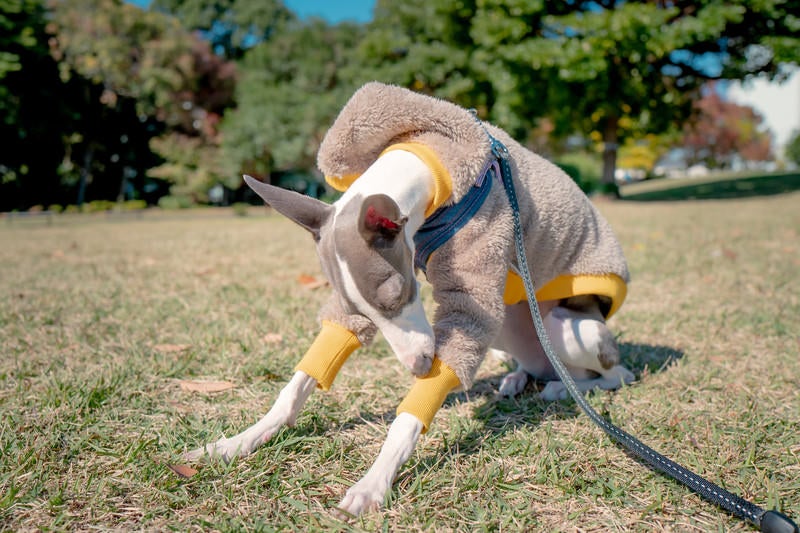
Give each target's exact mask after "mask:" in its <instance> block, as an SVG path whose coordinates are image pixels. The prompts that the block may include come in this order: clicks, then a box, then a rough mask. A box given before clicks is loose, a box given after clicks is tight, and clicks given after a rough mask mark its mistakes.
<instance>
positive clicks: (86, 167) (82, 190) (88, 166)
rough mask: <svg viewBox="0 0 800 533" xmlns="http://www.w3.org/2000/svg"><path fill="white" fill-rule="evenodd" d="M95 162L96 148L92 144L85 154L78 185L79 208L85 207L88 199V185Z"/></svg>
mask: <svg viewBox="0 0 800 533" xmlns="http://www.w3.org/2000/svg"><path fill="white" fill-rule="evenodd" d="M93 161H94V147H93V146H92V145H91V144H90V145H89V146H88V147H87V148H86V152H85V153H84V154H83V167H82V168H81V174H80V176H81V178H80V182H79V183H78V206H81V205H83V202H84V199H85V198H86V184H87V182H88V181H89V175H90V174H91V172H92V162H93Z"/></svg>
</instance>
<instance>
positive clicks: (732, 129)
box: [683, 90, 772, 168]
mask: <svg viewBox="0 0 800 533" xmlns="http://www.w3.org/2000/svg"><path fill="white" fill-rule="evenodd" d="M695 107H696V110H697V116H696V118H694V119H693V120H692V121H691V122H689V123H687V124H686V126H685V129H684V138H683V146H684V147H685V148H686V150H687V155H688V162H689V163H690V164H694V163H705V164H706V165H708V166H710V167H721V168H730V167H731V165H732V164H733V162H734V161H735V160H736V159H737V157H738V158H741V159H743V160H745V161H766V160H767V159H769V157H770V156H771V155H772V150H771V141H770V136H769V134H768V133H767V132H765V131H764V130H763V129H762V126H763V121H764V119H763V118H762V117H761V115H759V114H758V113H757V112H756V111H755V110H754V109H753V108H751V107H749V106H741V105H738V104H734V103H732V102H726V101H725V100H723V99H722V98H721V97H720V96H719V94H718V93H717V92H716V91H714V90H710V91H708V93H707V94H705V95H704V96H703V98H702V99H700V100H699V101H697V102H696V104H695Z"/></svg>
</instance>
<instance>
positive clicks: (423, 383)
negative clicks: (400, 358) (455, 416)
mask: <svg viewBox="0 0 800 533" xmlns="http://www.w3.org/2000/svg"><path fill="white" fill-rule="evenodd" d="M459 385H461V381H460V380H459V379H458V376H456V373H455V372H453V369H452V368H450V367H449V366H447V365H446V364H444V363H442V361H441V359H439V358H438V357H434V358H433V363H432V364H431V371H430V372H428V375H427V376H425V377H422V378H417V381H416V382H415V383H414V386H412V387H411V390H410V391H408V395H406V397H405V399H404V400H403V401H402V402H400V405H398V406H397V414H400V413H408V414H410V415H414V416H415V417H417V419H419V421H420V422H422V424H423V426H424V428H423V429H422V432H423V433H425V432H426V431H428V428H429V427H430V425H431V421H432V420H433V417H434V415H435V414H436V411H438V410H439V408H440V407H442V404H443V403H444V399H445V398H446V397H447V395H448V394H449V393H450V391H452V390H453V389H455V388H456V387H458V386H459Z"/></svg>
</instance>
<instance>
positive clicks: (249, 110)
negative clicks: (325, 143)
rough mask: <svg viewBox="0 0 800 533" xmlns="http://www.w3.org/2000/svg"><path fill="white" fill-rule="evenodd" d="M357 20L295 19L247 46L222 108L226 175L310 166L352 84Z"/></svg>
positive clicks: (266, 174)
mask: <svg viewBox="0 0 800 533" xmlns="http://www.w3.org/2000/svg"><path fill="white" fill-rule="evenodd" d="M361 35H362V30H361V27H360V26H357V25H353V24H340V25H336V26H330V25H328V24H326V23H325V22H323V21H321V20H311V21H309V22H304V23H297V24H296V25H294V26H293V27H292V28H290V29H287V30H286V31H283V32H280V33H277V34H275V35H273V36H272V38H270V39H269V40H268V41H265V42H263V43H261V44H259V45H257V46H255V47H253V48H252V49H250V50H248V52H247V53H246V54H245V57H244V58H243V60H242V62H241V63H240V69H241V81H240V83H239V84H238V85H237V88H236V100H237V103H238V106H237V108H236V110H234V111H232V112H230V113H228V115H226V117H225V119H224V121H223V125H222V132H223V149H224V154H225V160H226V163H227V165H228V169H229V173H230V176H232V177H234V179H235V180H236V182H237V183H238V182H239V174H240V173H241V172H247V173H250V174H253V175H256V176H260V177H269V174H270V173H271V172H272V171H273V170H289V169H305V170H311V169H313V168H315V166H316V164H315V163H316V152H317V149H318V148H319V144H320V143H321V142H322V137H323V136H324V135H325V131H326V130H327V128H328V127H329V126H330V124H331V123H332V122H333V119H334V118H335V117H336V114H337V113H338V112H339V109H340V108H341V106H342V105H344V103H345V102H346V100H347V98H349V96H350V95H351V93H352V92H353V90H354V88H355V86H356V85H355V83H354V81H353V74H352V70H351V71H348V69H356V68H357V67H356V64H355V63H354V62H353V60H352V53H353V50H354V49H355V48H356V46H357V43H358V42H359V40H360V38H361Z"/></svg>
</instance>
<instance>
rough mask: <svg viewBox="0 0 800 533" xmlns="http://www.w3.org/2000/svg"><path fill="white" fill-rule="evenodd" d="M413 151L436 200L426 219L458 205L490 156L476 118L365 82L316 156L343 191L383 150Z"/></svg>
mask: <svg viewBox="0 0 800 533" xmlns="http://www.w3.org/2000/svg"><path fill="white" fill-rule="evenodd" d="M395 149H402V150H407V151H410V152H413V153H414V154H416V155H417V156H418V157H419V158H420V159H422V161H424V162H425V163H426V164H427V165H428V167H429V168H430V169H431V170H432V172H433V175H434V178H435V180H436V195H435V197H434V200H433V203H432V204H431V206H429V207H428V210H427V214H430V213H432V212H433V211H435V210H436V209H437V208H439V207H441V206H443V205H451V204H453V203H455V202H457V201H459V200H460V199H461V198H462V197H463V196H464V195H465V194H466V193H467V191H468V190H469V188H470V187H471V186H472V184H473V183H474V182H475V179H476V178H477V176H478V174H479V173H480V172H481V170H482V169H483V168H484V165H485V164H486V162H487V161H488V160H489V158H490V157H491V143H490V141H489V138H488V137H487V135H486V132H485V131H484V129H483V128H482V127H481V125H480V123H479V122H478V121H477V120H476V118H475V117H474V116H473V115H472V114H471V113H470V112H469V111H467V110H466V109H464V108H462V107H459V106H457V105H455V104H452V103H450V102H447V101H445V100H441V99H439V98H434V97H431V96H427V95H424V94H418V93H415V92H413V91H410V90H408V89H404V88H402V87H397V86H394V85H386V84H383V83H378V82H371V83H368V84H366V85H364V86H363V87H361V88H360V89H359V90H358V91H356V92H355V94H353V96H352V97H351V98H350V100H349V101H348V102H347V104H345V106H344V108H342V110H341V112H340V113H339V116H338V117H337V118H336V120H335V121H334V123H333V125H332V126H331V128H330V129H329V130H328V132H327V134H326V135H325V138H324V139H323V140H322V144H321V146H320V149H319V153H318V154H317V165H318V166H319V169H320V170H321V171H322V173H323V174H324V175H325V179H326V181H327V182H328V183H329V184H330V185H331V186H332V187H333V188H335V189H337V190H340V191H343V190H345V189H347V187H349V186H350V184H352V183H353V181H355V179H356V178H358V177H359V176H360V175H361V174H363V173H364V171H366V170H367V168H369V167H370V165H372V164H373V163H374V162H375V161H376V160H377V159H378V157H380V156H381V154H383V153H384V152H385V151H387V150H395Z"/></svg>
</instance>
